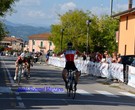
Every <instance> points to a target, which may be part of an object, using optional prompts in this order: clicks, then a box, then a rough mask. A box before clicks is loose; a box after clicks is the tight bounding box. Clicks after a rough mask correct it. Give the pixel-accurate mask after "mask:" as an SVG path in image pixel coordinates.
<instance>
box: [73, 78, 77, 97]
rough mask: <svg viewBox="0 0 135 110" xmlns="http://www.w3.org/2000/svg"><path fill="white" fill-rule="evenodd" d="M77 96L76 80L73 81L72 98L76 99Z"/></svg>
mask: <svg viewBox="0 0 135 110" xmlns="http://www.w3.org/2000/svg"><path fill="white" fill-rule="evenodd" d="M75 96H76V88H75V80H73V83H72V98H73V99H75Z"/></svg>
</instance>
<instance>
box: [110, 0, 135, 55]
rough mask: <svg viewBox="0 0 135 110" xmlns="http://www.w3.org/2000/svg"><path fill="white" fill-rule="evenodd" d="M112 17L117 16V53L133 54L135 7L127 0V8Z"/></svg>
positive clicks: (134, 51)
mask: <svg viewBox="0 0 135 110" xmlns="http://www.w3.org/2000/svg"><path fill="white" fill-rule="evenodd" d="M112 17H114V18H117V17H119V21H120V22H119V31H118V53H120V54H121V55H135V8H132V0H129V6H128V10H125V11H123V12H120V13H117V14H115V15H113V16H112Z"/></svg>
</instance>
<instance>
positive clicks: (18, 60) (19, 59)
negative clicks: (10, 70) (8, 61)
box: [16, 56, 27, 64]
mask: <svg viewBox="0 0 135 110" xmlns="http://www.w3.org/2000/svg"><path fill="white" fill-rule="evenodd" d="M26 62H27V60H26V59H25V58H24V60H22V59H21V56H19V57H18V58H17V60H16V63H18V64H22V63H26Z"/></svg>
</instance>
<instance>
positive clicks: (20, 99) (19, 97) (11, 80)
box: [0, 57, 25, 108]
mask: <svg viewBox="0 0 135 110" xmlns="http://www.w3.org/2000/svg"><path fill="white" fill-rule="evenodd" d="M0 59H1V57H0ZM1 61H2V63H3V64H4V68H5V69H6V71H7V73H8V77H9V79H10V82H11V85H12V86H13V85H14V84H15V83H14V81H13V79H12V77H11V74H10V72H9V70H8V68H7V67H6V65H5V62H4V60H2V59H1ZM15 94H16V95H17V97H16V99H17V100H18V104H19V107H20V108H25V106H24V103H23V102H19V101H22V98H21V96H19V92H18V93H17V92H16V93H15Z"/></svg>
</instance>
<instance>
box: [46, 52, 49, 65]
mask: <svg viewBox="0 0 135 110" xmlns="http://www.w3.org/2000/svg"><path fill="white" fill-rule="evenodd" d="M49 56H50V51H49V50H48V51H47V54H46V63H47V62H48V60H49Z"/></svg>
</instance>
